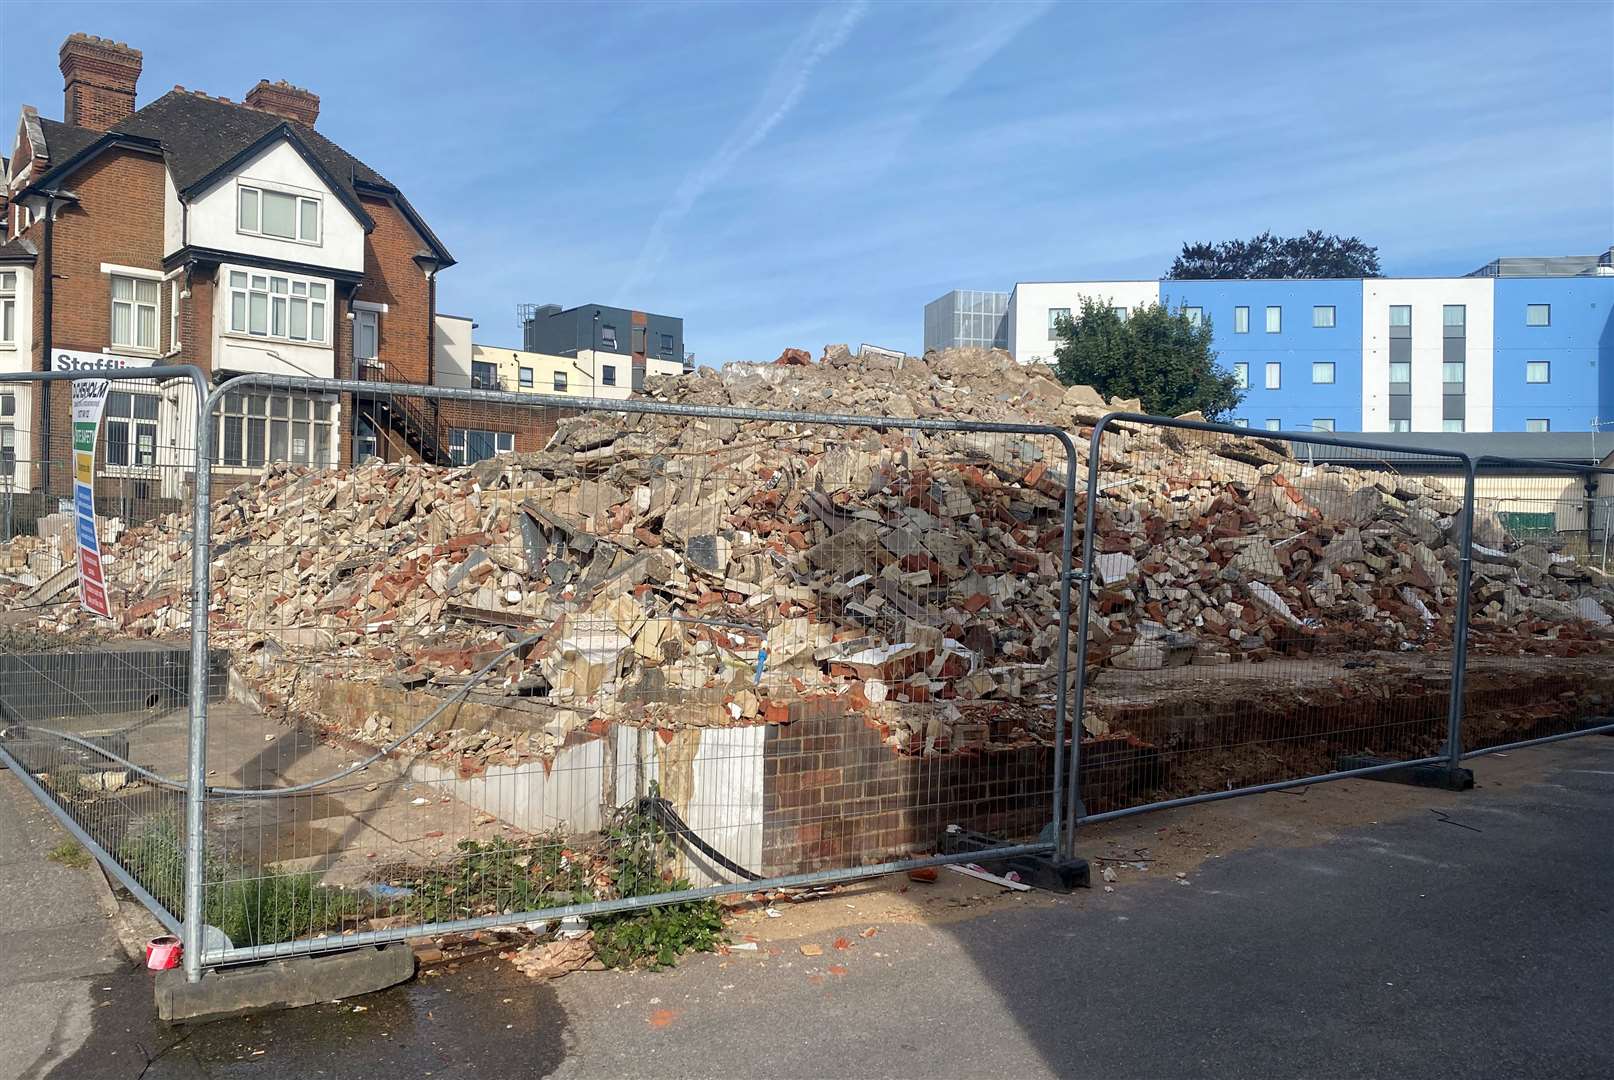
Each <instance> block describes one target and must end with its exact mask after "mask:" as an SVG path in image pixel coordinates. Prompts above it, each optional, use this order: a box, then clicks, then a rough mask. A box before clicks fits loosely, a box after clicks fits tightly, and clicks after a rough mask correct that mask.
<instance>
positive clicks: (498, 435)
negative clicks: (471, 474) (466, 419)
mask: <svg viewBox="0 0 1614 1080" xmlns="http://www.w3.org/2000/svg"><path fill="white" fill-rule="evenodd" d="M472 435H486V436H489V437H490V438H491V439H492V440H493V453H492V454H491V455H489V456H490V457H498V456H499V455H500V454H513V453H515V450H516V435H515V432H513V431H494V430H492V429H490V428H449V429H448V456H449V458H450V460H452V461H453V462H454V464H456V465H474V464H475V463H476V462H475V461H472V460H470V458H469V457H468V451H469V449H470V442H471V438H470V437H471V436H472ZM486 460H488V458H477V459H476V461H486Z"/></svg>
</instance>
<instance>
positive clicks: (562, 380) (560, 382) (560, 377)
mask: <svg viewBox="0 0 1614 1080" xmlns="http://www.w3.org/2000/svg"><path fill="white" fill-rule="evenodd" d="M554 375H555V377H554V378H553V379H551V380H550V385H551V386H553V387H554V389H555V393H557V394H564V393H565V392H566V373H565V372H564V371H557V372H555V373H554Z"/></svg>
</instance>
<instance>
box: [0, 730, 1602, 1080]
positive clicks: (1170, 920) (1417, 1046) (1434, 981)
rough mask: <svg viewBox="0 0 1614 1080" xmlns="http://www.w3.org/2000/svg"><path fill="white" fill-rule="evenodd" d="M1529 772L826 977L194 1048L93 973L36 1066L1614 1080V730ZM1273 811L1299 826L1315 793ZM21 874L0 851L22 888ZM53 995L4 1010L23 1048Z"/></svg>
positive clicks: (631, 981)
mask: <svg viewBox="0 0 1614 1080" xmlns="http://www.w3.org/2000/svg"><path fill="white" fill-rule="evenodd" d="M1525 757H1528V758H1529V759H1530V760H1531V762H1532V763H1533V766H1534V768H1533V771H1532V772H1531V775H1530V782H1528V783H1518V784H1515V783H1508V784H1502V785H1500V786H1499V785H1497V784H1489V785H1487V784H1485V783H1484V780H1485V775H1486V773H1485V769H1486V764H1485V763H1481V765H1480V766H1479V769H1480V774H1481V779H1482V786H1481V788H1480V789H1479V790H1477V791H1474V792H1471V793H1467V794H1461V795H1454V794H1451V793H1445V792H1426V793H1425V792H1418V793H1417V794H1416V798H1415V800H1414V804H1413V806H1412V808H1411V811H1410V812H1408V811H1406V810H1405V809H1403V811H1402V812H1398V814H1397V815H1396V816H1395V817H1394V818H1393V819H1392V818H1389V817H1388V816H1387V819H1386V820H1384V821H1381V822H1377V823H1370V822H1371V819H1372V817H1373V816H1374V798H1375V796H1374V794H1373V793H1374V792H1377V791H1386V790H1388V789H1387V788H1385V787H1384V786H1383V785H1375V784H1366V783H1364V784H1362V785H1361V788H1360V790H1361V791H1362V792H1363V793H1364V794H1363V795H1362V796H1361V803H1362V823H1361V824H1360V825H1359V826H1353V827H1351V828H1349V829H1346V830H1344V831H1343V832H1340V833H1338V834H1337V835H1336V836H1335V838H1334V839H1332V840H1330V841H1328V842H1326V843H1322V844H1317V845H1310V844H1304V843H1302V844H1284V845H1277V846H1261V847H1256V848H1252V849H1249V850H1245V851H1241V852H1235V853H1231V854H1228V855H1227V856H1226V857H1223V858H1217V859H1211V860H1208V861H1206V862H1205V863H1204V864H1203V865H1200V866H1199V867H1197V868H1196V869H1194V870H1193V871H1192V872H1191V873H1189V874H1188V876H1187V878H1185V879H1184V880H1187V881H1188V882H1189V884H1187V885H1179V884H1176V882H1175V879H1173V878H1170V877H1163V878H1162V879H1161V880H1156V881H1151V882H1149V883H1147V884H1142V885H1138V886H1136V887H1127V888H1123V889H1118V890H1117V891H1116V892H1115V893H1113V894H1106V893H1104V892H1102V891H1101V890H1099V889H1095V890H1093V891H1092V893H1090V894H1088V895H1086V896H1084V897H1081V898H1078V899H1077V900H1074V901H1071V902H1068V903H1064V904H1057V905H1054V904H1047V903H1041V904H1036V905H1022V906H1014V905H997V906H993V907H990V908H988V909H987V910H988V911H990V914H987V915H983V916H981V917H977V918H972V919H966V920H961V921H956V922H951V923H947V924H945V925H939V926H937V925H901V924H893V925H890V926H885V927H882V928H881V929H880V932H879V935H878V936H877V937H875V938H873V939H870V940H861V939H857V938H856V937H855V935H853V938H854V940H853V946H854V947H852V948H850V949H847V950H845V951H844V952H835V951H831V952H830V953H829V954H828V955H825V956H823V957H819V958H807V957H803V956H801V955H799V953H797V952H796V951H795V950H793V949H790V948H788V947H787V948H786V949H785V950H784V951H783V954H782V955H781V956H779V957H776V958H774V959H772V960H771V961H762V960H746V961H742V960H739V959H738V958H730V959H729V960H727V961H723V960H720V959H719V958H717V957H699V958H695V959H693V960H691V961H688V962H686V963H685V964H684V965H683V966H681V967H680V968H679V969H677V970H676V971H673V972H669V973H659V974H642V973H641V974H618V973H609V974H585V975H574V976H571V977H568V978H567V979H564V980H562V981H560V982H558V983H553V984H532V983H530V982H527V981H526V980H525V979H524V978H522V977H520V976H515V975H514V974H513V973H512V972H511V971H510V970H509V967H508V965H500V964H499V962H498V961H496V960H492V959H490V960H487V961H481V962H475V963H469V964H466V965H465V966H464V967H463V968H461V970H459V971H458V972H456V973H453V974H446V975H442V976H439V977H436V978H428V979H422V980H419V981H417V982H416V983H414V984H412V985H410V986H408V987H403V988H398V989H395V990H392V991H387V992H384V993H381V994H376V995H371V996H370V997H369V998H367V999H364V1000H362V1001H359V1002H347V1003H341V1004H332V1005H321V1006H314V1007H311V1008H307V1009H301V1010H296V1011H294V1012H285V1013H279V1014H273V1015H269V1016H265V1017H260V1018H257V1019H250V1020H234V1021H222V1022H218V1023H213V1024H207V1025H201V1026H197V1027H192V1028H188V1029H181V1030H172V1029H167V1028H164V1027H163V1026H161V1025H159V1024H156V1023H155V1022H154V1021H152V1020H151V1019H150V1018H149V1012H150V996H149V986H148V984H147V981H146V976H145V974H144V973H143V972H141V971H139V970H138V969H132V968H128V967H125V968H124V969H123V970H121V971H118V972H116V973H114V974H113V975H111V976H110V977H109V976H108V975H106V974H103V973H98V974H95V975H93V976H90V977H86V978H80V979H78V980H77V986H78V987H79V990H80V993H81V996H82V999H83V1000H82V1002H81V1003H80V1004H81V1005H82V1006H83V1015H85V1016H87V1017H88V1025H89V1029H90V1030H89V1032H88V1034H87V1036H84V1037H83V1041H82V1043H81V1044H79V1045H78V1049H77V1050H76V1052H74V1053H72V1054H71V1055H69V1056H67V1057H65V1059H63V1060H61V1061H60V1062H59V1063H58V1064H57V1065H56V1066H55V1071H54V1072H38V1071H36V1072H35V1073H34V1074H33V1075H59V1076H63V1077H73V1078H75V1080H77V1078H80V1077H84V1078H92V1077H120V1078H121V1077H134V1076H141V1075H144V1076H145V1077H147V1078H150V1080H157V1078H162V1077H170V1078H172V1077H199V1076H206V1077H343V1078H347V1077H353V1078H365V1077H377V1078H386V1080H398V1078H401V1077H406V1076H407V1077H415V1076H434V1077H470V1076H478V1077H505V1076H511V1077H516V1076H519V1077H535V1076H550V1075H553V1076H560V1077H638V1076H643V1077H656V1078H658V1080H666V1078H668V1077H680V1076H719V1077H762V1076H766V1077H798V1076H799V1077H825V1076H836V1077H839V1076H847V1077H876V1076H878V1077H888V1076H889V1077H910V1076H913V1077H954V1076H958V1077H974V1076H992V1077H1022V1076H1026V1077H1033V1076H1076V1077H1085V1076H1092V1077H1103V1078H1115V1077H1162V1076H1193V1077H1199V1076H1205V1077H1245V1076H1277V1075H1281V1076H1297V1075H1305V1076H1314V1077H1333V1076H1388V1075H1414V1074H1415V1075H1418V1076H1421V1077H1442V1076H1471V1075H1476V1074H1485V1075H1492V1076H1503V1077H1511V1076H1529V1077H1607V1076H1614V1029H1611V1027H1610V1025H1609V1022H1608V1018H1609V1016H1610V1015H1611V1011H1614V1010H1611V1006H1614V928H1611V914H1614V829H1611V815H1614V739H1610V738H1601V737H1589V738H1586V739H1581V740H1576V741H1574V742H1570V743H1565V744H1560V745H1557V746H1553V747H1546V748H1540V749H1536V750H1531V751H1522V752H1515V753H1514V754H1512V755H1510V758H1511V759H1513V761H1512V762H1511V763H1510V764H1511V766H1513V767H1517V766H1518V762H1519V759H1521V758H1525ZM1491 764H1492V766H1493V767H1498V768H1499V767H1501V765H1500V763H1491ZM6 790H7V791H8V792H11V791H14V790H15V787H14V785H13V786H12V787H8V788H7V789H6ZM1397 791H1398V792H1401V791H1404V789H1397ZM1259 798H1262V799H1264V802H1263V803H1262V804H1261V811H1262V813H1270V814H1271V815H1278V816H1281V815H1284V814H1286V813H1298V804H1299V803H1300V802H1301V801H1302V800H1299V799H1286V798H1285V797H1284V796H1264V797H1259ZM1425 803H1426V805H1424V804H1425ZM1249 805H1251V806H1253V805H1255V804H1253V803H1251V804H1249ZM1195 812H1196V811H1194V810H1188V811H1182V812H1180V813H1185V814H1193V813H1195ZM1197 812H1198V813H1201V814H1204V813H1206V810H1205V809H1204V808H1201V809H1199V810H1198V811H1197ZM1174 813H1175V812H1174ZM8 824H9V823H8ZM17 866H18V863H17V861H16V860H15V859H14V858H13V857H12V856H11V855H8V854H6V853H5V849H0V873H4V874H6V875H8V876H9V875H12V874H15V873H17ZM0 888H4V889H6V890H7V892H6V893H4V894H0V895H11V892H10V886H9V885H5V884H3V883H0ZM6 925H8V926H9V925H12V924H10V923H8V924H6ZM0 944H4V945H6V947H7V948H8V951H11V952H13V953H15V952H17V951H18V950H21V951H27V950H28V949H29V948H31V945H30V944H29V942H28V940H26V939H24V938H20V937H18V936H17V932H16V931H15V930H12V931H10V932H9V933H8V935H7V936H6V937H4V938H0ZM13 962H14V963H15V957H14V959H13ZM495 968H498V969H499V970H495ZM29 970H33V969H29ZM63 978H64V979H67V980H72V979H73V978H74V976H72V975H71V974H64V975H63ZM34 985H41V984H38V983H36V984H34ZM53 985H54V984H53ZM100 987H110V988H111V989H108V990H101V989H100ZM26 996H27V994H26V993H23V994H21V995H18V994H13V995H11V996H10V997H7V998H6V999H4V1000H5V1002H6V1003H7V1004H5V1005H4V1010H5V1011H4V1012H0V1042H5V1043H7V1045H8V1046H11V1045H16V1044H14V1043H12V1042H11V1040H12V1038H13V1033H12V1032H11V1031H10V1030H9V1029H11V1028H12V1027H13V1026H14V1025H15V1024H16V1023H18V1021H17V1020H16V1019H15V1016H16V1014H14V1013H11V1012H10V1010H11V1008H12V1004H11V1003H13V1002H15V1001H17V1000H19V997H26ZM102 1001H105V1002H107V1003H108V1004H107V1005H106V1006H105V1007H97V1006H98V1005H100V1003H101V1002H102ZM356 1008H362V1011H355V1010H356ZM26 1015H27V1014H25V1016H26ZM38 1022H39V1023H41V1024H42V1023H43V1021H38ZM76 1030H77V1029H73V1031H69V1032H68V1034H67V1036H66V1038H67V1041H68V1042H71V1041H72V1039H73V1038H77V1037H78V1035H77V1034H76ZM31 1038H33V1042H32V1043H29V1044H27V1045H29V1046H32V1045H34V1044H35V1043H38V1042H39V1039H38V1037H37V1033H35V1035H34V1036H31ZM52 1045H54V1046H56V1047H57V1048H58V1049H60V1047H61V1046H62V1045H63V1037H61V1036H58V1037H56V1038H55V1040H54V1042H53V1043H52ZM10 1057H11V1055H9V1054H8V1055H6V1056H5V1057H3V1058H0V1074H4V1073H5V1071H6V1068H7V1066H8V1065H9V1064H10V1060H9V1059H10ZM20 1060H28V1055H27V1054H26V1053H25V1054H24V1055H22V1058H21V1059H20ZM24 1075H28V1074H26V1073H25V1074H24Z"/></svg>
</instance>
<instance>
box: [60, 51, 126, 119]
mask: <svg viewBox="0 0 1614 1080" xmlns="http://www.w3.org/2000/svg"><path fill="white" fill-rule="evenodd" d="M59 56H60V60H61V68H62V97H63V106H62V119H63V120H64V121H65V122H66V123H69V124H73V125H75V126H77V127H84V128H91V129H92V130H95V131H109V130H111V129H112V128H114V127H116V126H117V125H118V124H120V123H122V122H123V121H125V120H127V119H128V118H129V117H130V116H132V115H134V111H135V84H136V83H138V82H139V81H140V67H141V55H140V50H139V49H131V48H130V47H129V46H127V45H125V44H124V43H123V42H121V41H113V40H111V39H110V38H102V37H96V36H95V35H93V34H69V35H68V37H67V40H66V41H64V42H62V48H61V52H60V54H59Z"/></svg>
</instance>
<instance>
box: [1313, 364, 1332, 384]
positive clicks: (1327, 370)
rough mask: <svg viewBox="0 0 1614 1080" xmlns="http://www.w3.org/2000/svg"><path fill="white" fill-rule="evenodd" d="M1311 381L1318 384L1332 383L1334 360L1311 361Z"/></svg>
mask: <svg viewBox="0 0 1614 1080" xmlns="http://www.w3.org/2000/svg"><path fill="white" fill-rule="evenodd" d="M1311 381H1312V382H1314V383H1318V384H1325V383H1332V382H1333V381H1334V363H1333V361H1332V360H1313V361H1312V362H1311Z"/></svg>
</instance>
